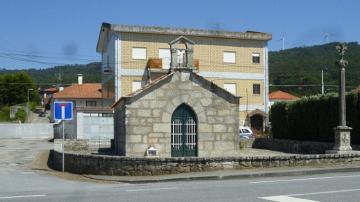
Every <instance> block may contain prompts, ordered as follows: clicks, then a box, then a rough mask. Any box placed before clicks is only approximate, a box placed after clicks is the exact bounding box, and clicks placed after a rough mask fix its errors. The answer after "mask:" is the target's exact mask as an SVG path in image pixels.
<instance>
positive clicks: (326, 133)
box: [270, 93, 360, 144]
mask: <svg viewBox="0 0 360 202" xmlns="http://www.w3.org/2000/svg"><path fill="white" fill-rule="evenodd" d="M346 111H347V112H346V115H347V125H348V126H350V127H352V128H353V130H352V131H351V138H352V142H353V143H357V144H360V96H359V94H356V93H349V94H347V95H346ZM338 119H339V115H338V96H337V95H336V94H326V95H317V96H310V97H304V98H301V99H299V100H297V101H294V102H288V103H285V102H280V103H275V104H274V105H273V106H272V107H271V109H270V121H271V125H272V133H273V137H274V138H279V139H292V140H303V141H321V142H333V141H334V130H333V128H334V127H336V126H337V125H338Z"/></svg>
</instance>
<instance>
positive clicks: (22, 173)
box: [20, 172, 35, 175]
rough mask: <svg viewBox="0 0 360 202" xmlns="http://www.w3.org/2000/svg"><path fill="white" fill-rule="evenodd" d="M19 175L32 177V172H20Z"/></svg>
mask: <svg viewBox="0 0 360 202" xmlns="http://www.w3.org/2000/svg"><path fill="white" fill-rule="evenodd" d="M20 174H21V175H32V174H35V173H34V172H20Z"/></svg>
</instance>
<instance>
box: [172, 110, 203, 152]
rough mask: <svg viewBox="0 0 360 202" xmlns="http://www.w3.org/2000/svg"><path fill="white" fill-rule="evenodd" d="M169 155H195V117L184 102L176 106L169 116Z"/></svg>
mask: <svg viewBox="0 0 360 202" xmlns="http://www.w3.org/2000/svg"><path fill="white" fill-rule="evenodd" d="M171 156H172V157H182V156H197V119H196V115H195V112H194V111H193V110H192V109H191V108H190V107H189V106H188V105H186V104H181V105H180V106H179V107H177V108H176V109H175V111H174V113H173V114H172V117H171Z"/></svg>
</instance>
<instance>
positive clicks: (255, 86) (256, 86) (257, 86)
mask: <svg viewBox="0 0 360 202" xmlns="http://www.w3.org/2000/svg"><path fill="white" fill-rule="evenodd" d="M253 94H254V95H260V84H253Z"/></svg>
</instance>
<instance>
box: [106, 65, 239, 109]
mask: <svg viewBox="0 0 360 202" xmlns="http://www.w3.org/2000/svg"><path fill="white" fill-rule="evenodd" d="M182 71H187V70H182ZM177 72H181V70H177V71H175V72H171V73H169V74H165V75H163V76H161V77H159V78H157V79H155V80H153V81H152V82H151V83H149V84H147V85H145V86H144V87H142V88H140V89H139V90H137V91H135V92H132V93H130V94H128V95H126V96H122V97H121V98H120V99H118V100H117V101H116V102H115V103H114V104H113V105H112V106H111V107H112V108H115V107H116V106H117V105H118V104H119V103H121V102H125V103H126V104H129V103H132V102H133V101H136V100H137V99H139V98H141V97H142V96H145V95H146V94H148V93H149V92H151V91H153V90H156V88H158V87H160V86H162V85H165V84H166V83H168V82H169V81H171V78H172V77H173V76H174V74H176V73H177ZM190 80H192V81H193V82H196V83H198V84H200V85H201V86H202V87H203V88H205V89H207V90H209V91H212V92H214V93H215V94H217V95H218V96H220V97H223V98H224V99H227V100H228V101H229V102H230V103H239V99H240V98H241V97H239V96H235V95H233V94H231V93H229V92H228V91H227V90H225V89H223V88H221V87H219V86H217V85H216V84H215V83H213V82H211V81H209V80H207V79H205V78H204V77H202V76H200V75H198V74H196V73H194V72H192V71H190Z"/></svg>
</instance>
